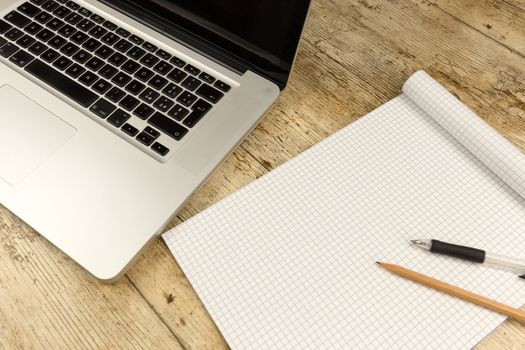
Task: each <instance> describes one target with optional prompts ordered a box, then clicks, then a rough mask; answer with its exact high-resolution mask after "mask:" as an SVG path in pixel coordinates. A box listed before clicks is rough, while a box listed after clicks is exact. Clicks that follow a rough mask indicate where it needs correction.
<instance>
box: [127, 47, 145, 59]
mask: <svg viewBox="0 0 525 350" xmlns="http://www.w3.org/2000/svg"><path fill="white" fill-rule="evenodd" d="M145 54H146V50H143V49H141V48H140V47H138V46H135V47H133V48H132V49H131V50H129V51H128V57H131V58H133V59H134V60H137V61H138V60H139V59H140V58H141V57H142V56H144V55H145Z"/></svg>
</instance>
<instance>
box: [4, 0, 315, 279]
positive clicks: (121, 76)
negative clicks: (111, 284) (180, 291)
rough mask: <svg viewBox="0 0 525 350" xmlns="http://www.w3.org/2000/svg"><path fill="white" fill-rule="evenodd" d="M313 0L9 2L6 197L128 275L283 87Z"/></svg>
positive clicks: (99, 273) (98, 266) (98, 271)
mask: <svg viewBox="0 0 525 350" xmlns="http://www.w3.org/2000/svg"><path fill="white" fill-rule="evenodd" d="M308 7H309V0H289V1H278V0H253V1H242V0H136V1H131V0H103V1H97V0H75V1H68V0H28V1H18V0H16V1H15V0H2V1H1V2H0V106H1V107H0V132H1V136H0V202H1V203H2V204H3V205H5V206H6V207H7V208H9V209H10V210H11V211H12V212H13V213H15V214H16V215H18V216H19V217H20V218H21V219H22V220H24V221H25V222H27V223H28V224H29V225H31V226H32V227H33V228H34V229H35V230H37V231H38V232H40V233H41V234H42V235H43V236H44V237H46V238H47V239H48V240H49V241H51V242H52V243H53V244H55V245H56V246H57V247H58V248H60V249H61V250H62V251H64V252H65V253H67V254H68V255H69V256H70V257H72V258H73V259H74V260H75V261H77V262H78V263H79V264H80V265H82V266H83V267H84V268H85V269H87V270H88V271H89V272H90V273H91V274H93V275H94V276H95V277H97V278H98V279H100V280H104V281H113V280H115V279H117V278H118V277H120V276H121V275H122V274H123V273H124V271H125V269H126V267H128V266H129V265H130V263H131V262H132V261H133V259H134V258H136V257H137V256H138V255H139V253H140V252H141V250H142V249H144V247H146V245H147V244H148V242H150V241H151V240H152V239H153V238H154V237H155V236H156V235H158V234H159V233H160V232H162V229H163V228H164V227H165V225H166V224H167V223H169V222H170V220H172V218H173V216H174V215H175V214H176V213H177V212H178V211H179V210H180V209H181V208H182V207H183V205H184V203H185V202H186V200H187V199H188V198H189V197H190V196H191V195H192V193H194V192H195V191H196V190H197V189H198V188H199V186H200V185H201V184H202V183H203V182H204V181H205V180H206V178H207V177H208V176H209V175H210V173H211V172H212V171H213V170H214V169H215V168H216V167H217V166H218V165H219V164H220V163H221V162H222V161H223V160H224V159H225V158H226V157H227V156H228V154H229V153H230V152H232V150H233V149H235V147H236V146H237V145H238V144H239V143H240V142H241V140H242V139H243V138H244V137H245V136H246V135H247V134H248V133H249V132H250V130H252V129H253V128H254V126H255V125H256V124H257V122H258V121H259V120H260V119H261V117H262V116H263V115H264V114H265V112H266V111H267V110H268V109H269V108H270V107H271V106H272V104H273V103H274V102H275V100H276V99H277V97H278V95H279V93H280V91H281V90H282V89H283V88H284V87H285V85H286V83H287V80H288V76H289V74H290V70H291V68H292V64H293V61H294V57H295V54H296V50H297V46H298V43H299V39H300V36H301V31H302V28H303V25H304V21H305V18H306V13H307V10H308Z"/></svg>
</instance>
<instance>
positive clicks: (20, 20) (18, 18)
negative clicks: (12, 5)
mask: <svg viewBox="0 0 525 350" xmlns="http://www.w3.org/2000/svg"><path fill="white" fill-rule="evenodd" d="M4 19H5V20H6V21H7V22H9V23H11V24H12V25H14V26H15V27H18V28H24V27H25V26H27V25H28V24H29V23H31V20H30V19H29V18H27V17H26V16H24V15H22V14H20V13H19V12H16V11H11V12H9V13H8V14H7V15H5V17H4Z"/></svg>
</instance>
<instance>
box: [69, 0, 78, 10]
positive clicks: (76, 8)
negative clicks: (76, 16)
mask: <svg viewBox="0 0 525 350" xmlns="http://www.w3.org/2000/svg"><path fill="white" fill-rule="evenodd" d="M66 6H67V7H69V8H70V9H72V10H73V11H78V9H80V5H79V4H77V3H76V2H73V1H68V2H67V4H66Z"/></svg>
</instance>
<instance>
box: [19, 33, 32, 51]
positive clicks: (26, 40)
mask: <svg viewBox="0 0 525 350" xmlns="http://www.w3.org/2000/svg"><path fill="white" fill-rule="evenodd" d="M34 42H35V39H33V38H32V37H30V36H29V35H24V36H23V37H21V38H20V39H18V40H17V41H16V43H17V44H18V45H19V46H20V47H23V48H24V49H25V48H27V47H29V46H31V45H33V43H34Z"/></svg>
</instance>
